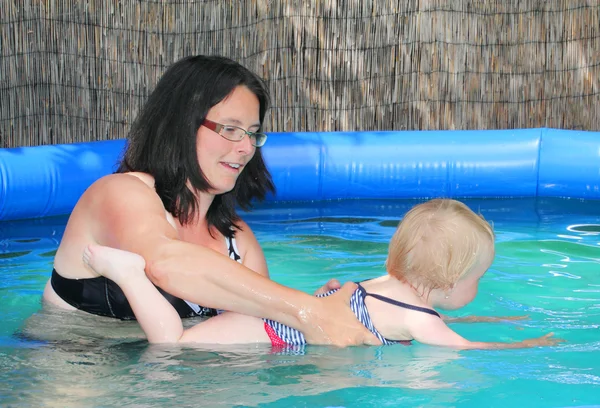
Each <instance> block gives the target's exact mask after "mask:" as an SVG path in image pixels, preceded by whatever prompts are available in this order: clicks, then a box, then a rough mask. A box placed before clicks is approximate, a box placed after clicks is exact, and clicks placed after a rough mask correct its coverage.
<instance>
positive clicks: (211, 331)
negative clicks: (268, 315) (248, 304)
mask: <svg viewBox="0 0 600 408" xmlns="http://www.w3.org/2000/svg"><path fill="white" fill-rule="evenodd" d="M180 342H185V343H205V344H248V343H267V344H270V343H271V340H270V339H269V336H268V335H267V332H266V331H265V327H264V321H263V320H262V319H261V318H259V317H253V316H246V315H243V314H239V313H234V312H225V313H221V314H220V315H218V316H215V317H212V318H210V319H208V320H206V321H204V322H202V323H199V324H197V325H195V326H194V327H191V328H189V329H187V330H186V331H185V332H184V333H183V336H181V340H180Z"/></svg>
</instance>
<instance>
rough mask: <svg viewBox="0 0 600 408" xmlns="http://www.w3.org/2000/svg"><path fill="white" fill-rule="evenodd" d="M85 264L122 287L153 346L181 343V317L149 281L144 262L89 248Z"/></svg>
mask: <svg viewBox="0 0 600 408" xmlns="http://www.w3.org/2000/svg"><path fill="white" fill-rule="evenodd" d="M83 261H84V262H85V263H86V264H87V265H88V266H89V267H91V268H92V269H93V270H94V271H96V272H97V273H99V274H100V275H102V276H105V277H107V278H108V279H110V280H112V281H114V282H115V283H116V284H117V285H119V287H120V288H121V290H122V291H123V293H124V294H125V296H126V297H127V301H128V302H129V305H130V306H131V309H133V313H134V314H135V317H136V319H137V320H138V322H139V324H140V326H141V327H142V329H143V330H144V332H145V333H146V337H147V338H148V341H149V342H150V343H177V342H178V341H179V339H180V338H181V336H182V334H183V325H182V324H181V319H180V318H179V314H177V311H176V310H175V309H174V308H173V306H172V305H171V304H170V303H169V302H168V301H167V299H165V298H164V296H163V295H161V294H160V292H159V291H158V290H157V289H156V287H155V286H154V285H153V284H152V282H150V280H149V279H148V278H147V277H146V273H145V272H144V266H145V262H144V258H142V257H141V256H139V255H137V254H134V253H131V252H126V251H121V250H119V249H114V248H108V247H104V246H99V245H89V246H88V247H87V248H86V249H85V251H84V253H83Z"/></svg>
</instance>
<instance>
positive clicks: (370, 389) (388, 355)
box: [0, 198, 600, 407]
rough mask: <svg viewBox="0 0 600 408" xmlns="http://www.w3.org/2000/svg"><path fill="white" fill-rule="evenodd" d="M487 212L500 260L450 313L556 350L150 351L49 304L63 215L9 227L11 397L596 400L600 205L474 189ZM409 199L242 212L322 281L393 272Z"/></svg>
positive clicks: (167, 401)
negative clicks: (550, 342) (482, 195)
mask: <svg viewBox="0 0 600 408" xmlns="http://www.w3.org/2000/svg"><path fill="white" fill-rule="evenodd" d="M463 201H465V202H466V203H467V204H468V205H469V206H470V207H471V208H473V209H474V210H476V211H479V212H481V213H482V214H483V215H484V216H485V217H486V218H487V219H488V220H490V221H492V222H493V224H494V228H495V231H496V234H497V256H496V259H495V261H494V264H493V265H492V268H491V269H490V271H489V272H488V273H487V274H486V275H485V276H484V278H483V280H482V283H481V285H480V291H479V294H478V296H477V298H476V299H475V301H474V302H473V303H472V304H471V305H469V306H467V307H466V308H465V309H463V310H460V311H458V312H455V313H453V315H465V314H478V315H513V316H518V315H528V316H529V318H528V319H527V320H522V321H513V322H503V323H494V324H491V323H485V324H484V323H479V324H456V325H454V326H453V327H454V328H455V329H456V330H457V331H458V332H459V333H461V334H462V335H464V336H466V337H468V338H470V339H478V340H495V339H500V340H510V339H515V340H518V339H523V338H527V337H534V336H539V335H541V334H544V333H547V332H550V331H552V332H554V333H555V334H556V336H558V337H561V338H564V339H565V340H566V343H563V344H561V345H559V346H557V347H552V348H536V349H525V350H504V351H489V350H488V351H461V352H457V351H452V350H444V349H440V348H435V347H428V346H423V345H419V344H415V345H413V346H410V347H404V346H392V347H356V348H348V349H343V350H341V349H333V348H329V347H309V348H308V349H307V350H306V353H299V354H274V353H272V352H271V350H270V348H268V347H266V346H265V347H260V348H255V347H250V346H244V347H236V348H231V347H229V348H227V349H223V350H203V349H201V348H189V347H186V348H182V347H162V346H149V345H148V344H147V343H146V342H145V341H144V340H143V339H142V337H141V336H142V333H141V332H140V331H139V329H137V327H136V325H135V323H131V322H118V324H117V325H115V321H114V320H110V321H109V323H107V322H106V320H103V319H101V318H97V317H92V316H89V315H85V314H77V315H73V314H62V313H60V312H57V311H41V310H40V305H39V300H40V297H41V293H42V289H43V285H44V284H45V282H46V280H47V278H48V276H49V274H50V270H51V264H52V259H53V255H54V251H55V250H56V247H57V245H58V242H59V240H60V237H61V234H62V231H63V228H64V223H65V221H66V219H65V218H64V217H51V218H44V219H40V220H29V221H5V222H3V223H0V269H1V270H2V271H3V278H2V280H0V298H1V299H2V302H1V303H0V315H2V316H3V324H2V327H1V328H0V367H1V369H0V405H2V406H44V405H46V406H48V405H51V406H113V405H119V406H136V407H147V406H175V405H177V406H192V405H193V406H261V407H279V406H281V407H290V406H300V407H304V406H318V407H326V406H335V407H341V406H344V407H370V406H373V407H375V406H377V407H380V406H427V407H438V406H439V407H447V406H464V407H480V406H491V407H493V406H503V407H504V406H513V405H514V406H527V407H578V406H591V405H594V404H598V403H599V402H600V392H599V391H598V389H599V386H600V353H599V351H600V336H599V335H598V333H599V331H598V328H599V327H600V279H599V278H598V272H597V271H598V266H599V263H600V232H599V231H600V230H598V228H599V227H598V224H600V212H599V211H598V202H597V201H593V200H588V201H584V200H579V199H543V198H536V199H532V198H517V199H495V200H490V199H474V198H471V199H465V200H463ZM416 202H417V201H415V200H381V199H379V200H342V201H326V202H320V203H291V204H290V203H287V204H285V203H283V204H281V203H267V204H264V205H262V206H261V207H260V208H258V209H256V210H255V211H253V212H252V213H249V214H247V215H245V216H244V218H245V220H247V221H248V223H249V224H250V225H251V226H252V228H253V229H254V231H255V233H256V235H257V237H258V239H259V241H260V242H261V244H262V245H263V248H264V251H265V254H266V257H267V260H268V262H269V268H270V271H271V275H272V278H273V279H274V280H276V281H279V282H281V283H284V284H287V285H290V286H293V287H296V288H299V289H302V290H306V291H309V292H310V291H313V290H314V289H316V288H317V287H318V286H320V285H321V284H322V283H323V282H325V281H326V280H327V279H328V278H330V277H337V278H338V279H341V280H344V281H346V280H360V279H365V278H369V277H372V276H377V275H379V274H381V273H383V267H382V265H383V262H384V260H385V254H386V251H387V241H388V240H389V238H390V236H391V234H392V233H393V231H394V228H395V226H396V225H397V223H398V221H399V219H400V218H401V216H402V215H403V214H404V212H406V210H407V209H408V208H409V207H410V206H411V205H413V204H415V203H416Z"/></svg>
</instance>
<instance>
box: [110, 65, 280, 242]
mask: <svg viewBox="0 0 600 408" xmlns="http://www.w3.org/2000/svg"><path fill="white" fill-rule="evenodd" d="M240 85H244V86H246V87H247V88H248V89H250V91H252V93H254V95H256V97H257V98H258V101H259V103H260V123H261V124H262V122H263V120H264V118H265V113H266V111H267V109H268V106H269V91H268V90H267V88H266V86H265V84H264V82H263V81H262V80H261V79H260V78H259V77H258V76H257V75H256V74H254V73H253V72H251V71H249V70H248V69H247V68H245V67H243V66H242V65H240V64H238V63H237V62H234V61H232V60H230V59H227V58H224V57H217V56H202V55H198V56H194V57H187V58H183V59H181V60H179V61H177V62H176V63H175V64H173V65H172V66H171V67H169V69H168V70H167V71H166V72H165V73H164V74H163V76H162V77H161V79H160V80H159V82H158V84H157V85H156V89H155V90H154V92H152V94H150V96H149V98H148V101H147V102H146V104H145V105H144V106H143V108H142V110H141V112H140V113H139V115H138V117H137V119H136V120H135V122H134V124H133V127H132V128H131V130H130V132H129V137H128V139H129V140H128V144H127V147H126V150H125V154H124V157H123V159H122V160H121V163H120V165H119V168H118V169H117V173H124V172H129V171H138V172H143V173H148V174H151V175H152V176H153V177H154V180H155V188H156V192H157V193H158V195H159V196H160V198H161V200H162V202H163V204H164V206H165V209H166V210H167V211H169V212H170V213H171V214H173V216H175V217H177V218H178V219H179V222H181V224H182V225H185V224H187V223H190V222H191V221H192V220H193V219H194V217H195V215H196V212H197V211H198V202H197V199H196V197H195V196H194V194H193V193H192V191H191V190H190V188H188V186H187V184H186V183H187V182H188V181H189V183H190V184H191V186H192V187H193V188H194V189H196V190H198V191H208V190H210V188H211V185H210V183H209V182H208V180H207V179H206V177H205V176H204V173H202V170H201V169H200V165H199V164H198V156H197V150H196V134H197V131H198V128H199V127H200V125H201V124H202V122H203V121H204V119H205V118H206V115H207V114H208V111H209V110H210V109H211V108H212V107H213V106H215V105H216V104H218V103H219V102H221V101H222V100H223V99H225V98H226V97H227V96H228V95H229V94H231V92H232V91H233V90H234V89H235V88H236V87H237V86H240ZM269 191H270V192H273V193H274V192H275V186H274V185H273V181H272V179H271V175H270V174H269V171H268V170H267V168H266V166H265V163H264V161H263V157H262V154H261V149H260V148H256V152H255V153H254V157H252V159H251V160H250V161H249V162H248V163H247V164H246V167H245V169H244V171H243V172H242V173H241V174H240V176H239V177H238V179H237V182H236V184H235V187H234V188H233V190H232V191H230V192H228V193H225V194H221V195H217V196H216V197H215V199H214V200H213V202H212V204H211V206H210V208H209V209H208V213H207V215H206V218H207V222H208V226H209V227H211V226H214V227H215V228H216V229H217V230H219V231H220V232H221V233H222V234H223V235H225V236H229V235H231V234H232V233H233V232H234V231H233V230H232V228H238V229H239V227H238V226H237V225H236V221H239V219H240V218H239V216H238V215H237V213H236V205H239V206H240V207H241V208H243V209H244V210H248V209H250V208H251V207H252V200H253V199H258V200H263V199H264V198H265V195H266V194H267V192H269Z"/></svg>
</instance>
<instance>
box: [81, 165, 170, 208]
mask: <svg viewBox="0 0 600 408" xmlns="http://www.w3.org/2000/svg"><path fill="white" fill-rule="evenodd" d="M78 205H79V206H84V207H88V208H90V209H93V210H94V211H100V212H110V211H111V208H115V209H117V210H118V211H122V210H123V208H133V207H137V208H138V209H140V210H142V209H146V210H153V211H157V210H161V209H163V210H164V206H163V205H162V202H161V200H160V198H159V197H158V195H157V194H156V191H155V190H154V178H153V177H152V176H151V175H149V174H145V173H115V174H109V175H107V176H104V177H102V178H100V179H98V180H97V181H95V182H94V183H93V184H92V185H91V186H90V187H89V188H88V189H87V190H86V192H85V193H84V194H83V196H82V197H81V200H80V202H79V203H78Z"/></svg>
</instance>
